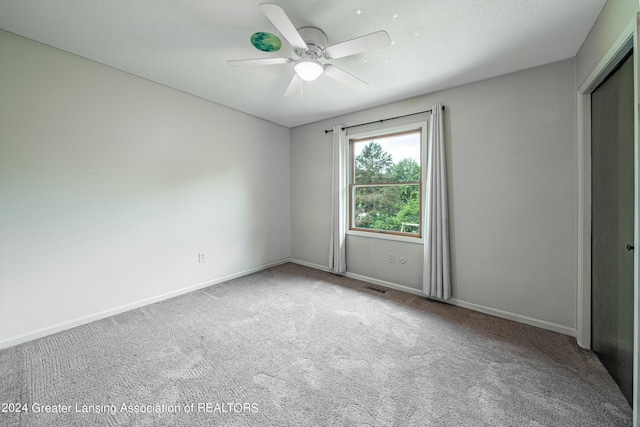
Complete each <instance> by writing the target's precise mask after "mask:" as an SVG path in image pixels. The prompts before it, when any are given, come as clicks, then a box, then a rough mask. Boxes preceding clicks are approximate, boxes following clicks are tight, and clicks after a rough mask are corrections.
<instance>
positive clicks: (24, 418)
mask: <svg viewBox="0 0 640 427" xmlns="http://www.w3.org/2000/svg"><path fill="white" fill-rule="evenodd" d="M365 287H366V284H365V283H363V282H359V281H356V280H352V279H348V278H344V277H339V276H334V275H331V274H328V273H324V272H319V271H316V270H312V269H309V268H306V267H302V266H299V265H295V264H285V265H281V266H278V267H274V268H271V269H269V270H265V271H263V272H260V273H256V274H253V275H250V276H247V277H244V278H240V279H236V280H233V281H230V282H227V283H224V284H220V285H216V286H212V287H209V288H206V289H203V290H201V291H197V292H193V293H190V294H188V295H184V296H181V297H177V298H173V299H171V300H168V301H165V302H162V303H158V304H154V305H151V306H147V307H144V308H141V309H137V310H133V311H130V312H127V313H124V314H121V315H118V316H114V317H111V318H108V319H104V320H101V321H97V322H93V323H91V324H88V325H85V326H81V327H78V328H75V329H72V330H69V331H66V332H62V333H59V334H56V335H52V336H49V337H45V338H42V339H39V340H36V341H32V342H29V343H26V344H23V345H20V346H16V347H12V348H9V349H6V350H3V351H0V396H1V398H0V402H4V405H3V406H4V407H5V408H4V409H6V410H9V412H0V425H3V426H5V425H7V426H54V425H55V426H70V425H78V426H87V425H96V426H104V425H106V426H112V425H134V426H324V425H328V426H559V427H560V426H561V427H567V426H580V427H585V426H630V425H631V420H632V411H631V408H630V407H629V405H628V404H627V402H626V400H625V399H624V397H623V396H622V394H621V392H620V391H619V389H618V388H617V386H616V385H615V383H614V382H613V380H612V379H611V377H610V376H609V375H608V374H607V372H606V371H605V370H604V368H603V367H602V365H601V364H600V362H599V361H598V359H597V358H596V357H595V356H594V354H593V353H592V352H590V351H585V350H582V349H580V348H579V347H578V346H577V345H576V343H575V340H574V339H573V338H571V337H568V336H564V335H560V334H557V333H553V332H549V331H545V330H541V329H538V328H534V327H531V326H526V325H521V324H518V323H515V322H511V321H507V320H503V319H498V318H494V317H491V316H487V315H484V314H481V313H477V312H473V311H470V310H465V309H462V308H459V307H453V306H449V305H446V304H442V303H437V302H431V301H428V300H426V299H424V298H420V297H416V296H412V295H409V294H405V293H402V292H398V291H392V290H389V291H387V292H386V293H385V294H381V293H378V292H375V291H371V290H368V289H366V288H365ZM8 403H19V404H20V407H19V408H16V407H15V405H14V406H10V405H7V404H8ZM47 405H48V406H47ZM18 409H26V410H27V411H28V412H24V411H23V412H18ZM63 411H67V413H64V412H63Z"/></svg>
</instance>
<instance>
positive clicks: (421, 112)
mask: <svg viewBox="0 0 640 427" xmlns="http://www.w3.org/2000/svg"><path fill="white" fill-rule="evenodd" d="M431 111H432V110H431V109H429V110H424V111H418V112H417V113H411V114H405V115H404V116H396V117H391V118H389V119H381V120H376V121H373V122H368V123H360V124H359V125H352V126H346V127H343V128H342V130H345V129H351V128H357V127H358V126H365V125H371V124H374V123H382V122H386V121H387V120H395V119H401V118H403V117H409V116H415V115H417V114H424V113H430V112H431ZM442 111H444V105H443V106H442ZM329 132H333V129H329V130H326V129H325V131H324V133H325V134H327V133H329Z"/></svg>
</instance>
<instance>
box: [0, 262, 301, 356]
mask: <svg viewBox="0 0 640 427" xmlns="http://www.w3.org/2000/svg"><path fill="white" fill-rule="evenodd" d="M287 262H289V259H282V260H279V261H275V262H271V263H268V264H263V265H260V266H257V267H253V268H250V269H248V270H244V271H240V272H238V273H234V274H229V275H227V276H223V277H219V278H217V279H212V280H207V281H206V282H202V283H197V284H195V285H191V286H187V287H185V288H181V289H178V290H175V291H171V292H167V293H164V294H161V295H157V296H154V297H150V298H145V299H143V300H140V301H136V302H133V303H130V304H125V305H122V306H119V307H115V308H111V309H108V310H103V311H100V312H98V313H94V314H90V315H88V316H83V317H80V318H77V319H73V320H70V321H67V322H62V323H58V324H57V325H53V326H47V327H46V328H41V329H36V330H34V331H31V332H27V333H26V334H22V335H18V336H16V337H12V338H9V339H6V340H3V341H0V350H2V349H4V348H9V347H13V346H15V345H18V344H22V343H25V342H28V341H32V340H35V339H38V338H42V337H45V336H47V335H51V334H55V333H58V332H62V331H65V330H67V329H71V328H75V327H76V326H81V325H85V324H87V323H91V322H94V321H96V320H100V319H104V318H106V317H110V316H115V315H116V314H120V313H124V312H125V311H130V310H134V309H136V308H140V307H143V306H145V305H150V304H154V303H156V302H160V301H164V300H167V299H170V298H173V297H177V296H179V295H184V294H187V293H189V292H193V291H197V290H199V289H203V288H206V287H209V286H213V285H217V284H220V283H224V282H227V281H229V280H233V279H237V278H239V277H243V276H247V275H249V274H253V273H256V272H258V271H262V270H266V269H267V268H271V267H275V266H276V265H280V264H285V263H287Z"/></svg>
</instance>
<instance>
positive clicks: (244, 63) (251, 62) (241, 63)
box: [227, 58, 293, 67]
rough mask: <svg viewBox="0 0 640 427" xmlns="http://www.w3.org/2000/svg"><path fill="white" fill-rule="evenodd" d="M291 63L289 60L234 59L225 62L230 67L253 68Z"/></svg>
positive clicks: (291, 60)
mask: <svg viewBox="0 0 640 427" xmlns="http://www.w3.org/2000/svg"><path fill="white" fill-rule="evenodd" d="M289 62H293V59H291V58H261V59H234V60H231V61H227V64H229V66H231V67H255V66H257V65H278V64H288V63H289Z"/></svg>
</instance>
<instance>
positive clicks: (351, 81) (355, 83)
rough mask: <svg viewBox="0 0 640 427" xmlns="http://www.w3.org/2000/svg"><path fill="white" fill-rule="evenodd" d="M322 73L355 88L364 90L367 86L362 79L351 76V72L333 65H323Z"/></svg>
mask: <svg viewBox="0 0 640 427" xmlns="http://www.w3.org/2000/svg"><path fill="white" fill-rule="evenodd" d="M324 74H325V75H326V76H328V77H331V78H332V79H334V80H337V81H339V82H340V83H342V84H344V85H347V86H349V87H350V88H352V89H355V90H365V89H366V88H367V86H369V85H368V84H367V82H365V81H362V80H360V79H359V78H357V77H355V76H352V75H351V74H349V73H347V72H346V71H344V70H342V69H340V68H338V67H336V66H334V65H329V64H327V65H325V67H324Z"/></svg>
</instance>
